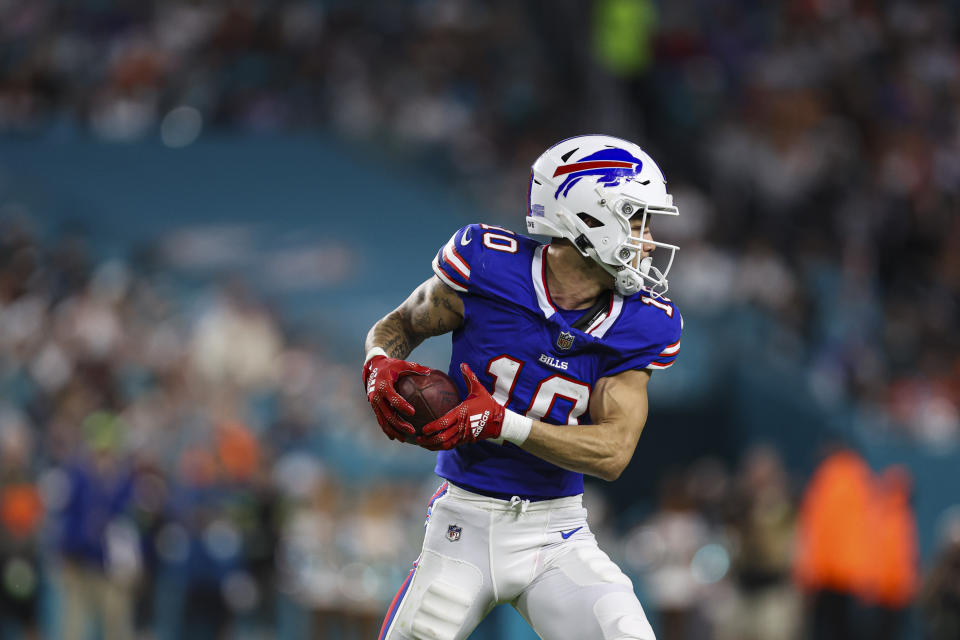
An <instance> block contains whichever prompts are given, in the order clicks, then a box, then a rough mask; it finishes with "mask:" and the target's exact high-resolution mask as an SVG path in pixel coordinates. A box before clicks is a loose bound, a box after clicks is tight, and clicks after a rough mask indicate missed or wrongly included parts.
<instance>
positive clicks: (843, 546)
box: [794, 449, 873, 640]
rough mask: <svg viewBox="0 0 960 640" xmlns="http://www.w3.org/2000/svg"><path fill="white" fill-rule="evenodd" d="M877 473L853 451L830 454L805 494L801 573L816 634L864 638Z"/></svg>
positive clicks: (825, 638) (841, 639) (821, 638)
mask: <svg viewBox="0 0 960 640" xmlns="http://www.w3.org/2000/svg"><path fill="white" fill-rule="evenodd" d="M872 498H873V476H872V474H871V472H870V469H869V467H867V464H866V462H864V460H863V458H861V457H860V455H859V454H858V453H856V452H855V451H853V450H851V449H840V450H837V451H835V452H833V453H831V454H829V455H828V456H827V457H826V459H824V461H823V462H822V463H821V464H820V466H819V467H818V468H817V470H816V471H815V472H814V474H813V477H812V478H811V479H810V482H809V484H808V485H807V488H806V491H805V492H804V496H803V501H802V504H801V508H800V517H799V521H798V525H797V556H796V560H795V564H794V568H795V575H796V578H797V581H798V583H799V584H800V586H801V587H802V588H803V589H804V590H805V591H806V593H807V594H808V596H809V604H808V606H809V618H808V620H809V624H810V629H809V633H810V637H812V638H816V639H817V640H831V639H833V638H836V639H837V640H850V639H851V638H860V637H861V635H860V633H859V629H858V624H857V617H858V616H857V611H858V609H859V605H858V602H859V599H860V597H861V596H862V594H863V593H864V591H865V588H866V585H867V584H868V582H869V579H870V575H869V572H870V565H871V563H872V562H873V558H872V557H871V549H872V547H871V545H870V544H869V540H870V536H871V535H872V532H871V531H870V529H869V527H870V516H871V509H872Z"/></svg>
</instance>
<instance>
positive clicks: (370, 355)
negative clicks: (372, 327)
mask: <svg viewBox="0 0 960 640" xmlns="http://www.w3.org/2000/svg"><path fill="white" fill-rule="evenodd" d="M376 356H384V357H386V358H389V357H390V356H388V355H387V352H386V351H384V350H383V349H381V348H380V347H373V348H372V349H370V351H367V357H366V358H365V359H364V361H363V364H367V363H368V362H370V360H371V359H372V358H375V357H376Z"/></svg>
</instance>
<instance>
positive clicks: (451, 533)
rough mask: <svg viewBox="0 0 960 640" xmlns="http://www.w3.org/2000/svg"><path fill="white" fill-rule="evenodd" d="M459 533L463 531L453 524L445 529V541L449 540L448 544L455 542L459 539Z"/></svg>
mask: <svg viewBox="0 0 960 640" xmlns="http://www.w3.org/2000/svg"><path fill="white" fill-rule="evenodd" d="M461 531H463V528H462V527H458V526H457V525H455V524H452V525H450V526H449V527H447V540H449V541H450V542H456V541H457V540H459V539H460V532H461Z"/></svg>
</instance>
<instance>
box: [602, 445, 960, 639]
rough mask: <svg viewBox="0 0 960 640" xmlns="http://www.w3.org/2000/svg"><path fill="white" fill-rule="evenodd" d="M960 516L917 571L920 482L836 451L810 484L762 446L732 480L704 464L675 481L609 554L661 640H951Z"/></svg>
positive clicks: (713, 464)
mask: <svg viewBox="0 0 960 640" xmlns="http://www.w3.org/2000/svg"><path fill="white" fill-rule="evenodd" d="M958 527H960V514H958V513H951V512H948V513H946V514H944V518H943V521H942V524H941V531H940V534H939V537H940V542H939V551H938V555H937V557H936V558H935V560H934V562H933V563H932V564H931V566H930V568H928V569H926V568H924V567H923V566H922V565H921V563H920V562H919V556H918V546H917V529H916V521H915V516H914V513H913V508H912V486H911V478H910V474H909V472H908V471H907V470H906V469H904V468H902V467H899V466H891V467H889V468H886V469H883V470H882V471H881V472H880V473H875V472H874V471H873V470H872V469H871V468H870V467H869V466H868V465H867V463H866V462H865V461H864V459H863V458H862V457H861V456H860V455H859V454H858V453H856V452H855V451H853V450H851V449H848V448H845V447H842V446H836V447H834V448H832V450H830V451H827V452H825V454H824V456H823V459H822V461H821V462H820V464H819V466H818V468H817V469H816V471H815V472H814V473H813V475H812V476H811V478H810V479H809V481H808V482H806V483H804V485H803V486H801V485H798V484H797V483H796V482H795V481H794V480H793V479H792V478H791V477H790V476H789V475H788V473H787V472H786V471H785V469H784V467H783V464H782V461H781V459H780V456H779V454H778V453H777V451H776V450H775V449H773V448H771V447H768V446H765V445H764V446H756V447H754V448H752V449H750V450H747V451H746V452H744V454H743V456H742V457H741V459H740V461H739V463H738V465H737V467H736V468H735V469H733V470H732V472H731V471H729V470H728V469H727V467H726V466H725V465H724V464H722V463H721V462H720V461H718V460H714V459H703V460H700V461H697V462H695V463H694V464H692V465H691V466H690V467H688V468H685V469H681V470H679V471H677V472H676V473H673V474H670V475H668V476H666V477H665V478H664V479H663V481H662V483H661V491H660V498H659V502H658V504H657V505H656V508H655V510H654V511H653V512H652V513H651V514H650V515H648V516H647V517H645V518H643V519H641V520H640V521H639V522H638V523H637V524H636V525H635V526H633V527H631V528H628V529H626V531H625V535H624V536H623V537H622V538H620V539H619V540H618V541H616V542H614V541H611V543H613V544H611V546H612V547H614V548H616V549H618V552H619V553H620V557H621V562H622V564H623V566H624V567H625V568H626V569H627V570H628V571H630V572H632V575H633V576H634V578H635V580H636V583H637V584H638V585H639V586H640V587H641V588H642V589H643V592H642V593H643V594H645V598H643V600H644V603H645V604H644V606H645V607H646V608H647V610H648V612H650V613H651V614H652V615H654V616H655V617H656V620H657V624H655V628H656V629H657V637H658V638H659V639H660V640H705V639H715V640H800V639H805V638H809V639H811V640H812V639H815V640H841V639H844V640H846V639H857V640H894V639H898V638H899V639H903V638H908V637H909V638H924V639H926V640H946V639H947V638H954V637H956V633H957V632H958V631H960V626H958V621H960V609H958V607H957V604H958V601H957V595H958V587H960V566H958V565H957V553H958V549H960V537H958V533H960V528H958Z"/></svg>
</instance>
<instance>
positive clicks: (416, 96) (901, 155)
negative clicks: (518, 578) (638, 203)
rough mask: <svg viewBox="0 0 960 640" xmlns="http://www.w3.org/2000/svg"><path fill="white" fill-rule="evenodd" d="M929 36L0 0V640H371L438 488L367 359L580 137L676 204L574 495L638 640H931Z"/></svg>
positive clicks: (609, 6)
mask: <svg viewBox="0 0 960 640" xmlns="http://www.w3.org/2000/svg"><path fill="white" fill-rule="evenodd" d="M958 18H960V4H958V3H957V2H956V1H955V0H941V1H939V2H935V1H927V0H911V1H906V0H902V1H894V0H789V1H787V0H779V1H776V2H760V1H758V0H735V1H727V2H710V1H707V0H696V1H694V0H671V1H670V2H667V1H666V0H662V1H654V0H594V1H593V2H578V1H573V0H540V1H529V2H512V1H508V0H491V1H488V2H481V1H479V0H445V1H444V0H374V1H371V2H364V3H351V2H347V1H345V0H328V1H324V2H320V1H312V0H299V1H292V2H288V1H282V2H267V1H266V0H236V1H230V2H221V1H216V2H214V1H211V2H199V1H196V2H191V1H187V0H183V1H164V2H160V1H159V0H153V1H149V0H82V1H81V0H75V1H66V0H59V1H58V0H2V1H0V637H3V638H77V639H80V638H84V639H85V638H93V637H103V638H105V639H106V640H112V639H115V638H117V639H119V638H129V637H143V638H157V639H167V638H170V639H172V638H281V639H299V638H344V639H348V640H349V639H353V638H371V637H375V635H376V632H377V629H378V628H379V622H380V615H381V613H382V612H383V611H384V609H385V607H386V604H387V603H388V602H389V600H390V599H391V598H392V596H393V593H394V591H395V589H396V587H397V586H398V585H399V582H400V580H401V579H402V577H403V575H405V573H406V571H407V568H408V567H409V563H410V562H411V561H413V560H414V558H415V557H416V555H417V552H418V550H419V543H420V536H421V533H422V527H421V525H422V522H423V518H424V509H425V502H426V500H427V499H428V498H429V496H430V495H431V493H432V491H433V488H434V486H435V485H436V484H437V480H436V478H435V477H433V476H432V475H431V471H432V455H430V454H429V453H427V452H425V451H422V450H419V449H417V448H415V447H406V446H399V445H396V444H394V443H391V442H389V441H387V440H386V439H385V438H384V437H383V436H382V434H381V433H380V431H379V429H378V428H377V426H376V424H375V422H374V421H373V420H372V415H371V413H370V412H369V410H368V409H367V407H366V404H365V399H364V396H363V394H362V390H361V384H360V373H359V371H360V360H361V358H362V353H361V352H362V339H363V336H364V334H365V332H366V330H367V328H368V327H369V326H370V325H371V324H372V322H373V321H375V320H376V319H377V318H378V317H380V316H381V315H382V314H384V313H385V312H387V311H388V310H390V309H391V308H393V307H394V306H395V305H396V304H398V303H399V302H400V301H401V299H402V298H403V297H404V296H405V294H406V293H407V292H408V291H409V290H411V289H412V288H413V287H414V286H415V285H416V284H418V283H419V282H420V281H422V280H423V279H425V278H427V277H429V276H430V274H431V271H430V267H429V260H430V258H431V257H432V255H433V253H434V252H435V250H436V247H438V246H439V245H440V244H441V243H443V242H444V241H445V240H446V239H447V238H448V237H449V235H450V234H451V233H452V232H453V230H455V229H456V228H458V227H460V226H462V225H463V224H466V223H468V222H488V223H494V224H500V225H503V226H506V227H508V228H512V229H514V230H518V231H522V230H523V224H522V216H523V215H524V205H525V191H526V184H527V179H528V175H529V165H530V163H531V162H532V161H533V159H534V158H536V156H537V155H538V154H539V153H540V152H541V151H542V150H543V149H544V148H545V147H546V146H548V145H549V144H551V143H553V142H555V141H556V140H558V139H561V138H564V137H567V136H570V135H574V134H578V133H584V132H606V133H612V134H615V135H621V136H623V137H628V138H631V139H635V140H637V141H638V142H640V144H641V145H642V146H644V147H645V148H646V149H647V150H648V151H649V152H650V153H651V154H652V155H653V156H654V157H655V158H657V160H658V161H659V163H660V165H661V166H662V167H663V168H664V171H665V173H666V175H667V177H668V179H669V180H670V186H671V191H672V192H673V193H674V195H675V199H676V201H677V203H678V205H679V206H680V209H681V214H682V219H681V222H682V226H681V228H680V229H678V230H676V235H675V237H674V238H672V239H673V240H674V241H677V242H678V243H679V244H680V246H681V251H680V253H679V254H678V260H677V263H676V265H675V267H674V271H673V272H672V274H671V293H670V295H671V297H672V298H673V299H674V300H675V301H676V302H677V303H678V305H679V306H680V308H681V309H682V310H683V312H684V318H685V321H686V330H685V336H684V349H683V354H682V356H681V358H680V359H679V361H678V364H677V365H676V366H675V367H673V369H671V370H670V371H669V372H667V373H665V374H660V375H657V376H654V377H655V380H654V382H653V384H652V391H651V403H652V412H651V417H650V420H649V423H648V427H647V430H646V431H645V433H644V435H643V438H642V439H641V441H640V446H639V448H638V450H637V454H636V456H635V458H634V460H633V463H632V464H631V466H630V467H629V469H628V470H627V471H626V472H625V474H624V475H623V477H621V478H620V479H619V480H618V481H617V482H615V483H613V484H606V483H602V482H591V483H589V486H588V497H587V500H588V502H589V505H590V509H591V516H592V522H591V525H592V527H593V528H594V530H595V531H596V532H597V534H598V537H599V538H600V539H601V546H603V547H604V548H605V549H607V550H608V551H609V552H610V554H611V555H612V556H613V557H614V558H615V559H616V560H617V561H618V562H619V563H620V564H621V566H622V567H623V568H624V570H625V571H626V572H627V573H628V574H629V575H630V576H631V578H632V579H633V580H634V583H635V586H636V588H637V591H638V593H639V595H640V596H641V600H642V602H643V603H644V606H645V608H646V610H647V612H648V615H649V616H650V617H651V619H652V620H653V622H654V627H655V629H657V630H658V638H660V640H700V639H712V638H716V639H718V640H739V639H744V640H750V639H756V640H761V639H762V640H776V639H780V638H782V639H784V640H789V639H792V638H796V639H800V638H811V639H817V640H820V639H822V638H834V637H837V638H840V637H843V638H901V639H907V638H911V639H914V638H915V639H919V638H931V639H934V640H944V639H947V638H951V639H954V640H955V639H956V638H960V448H958V444H960V415H958V410H960V330H958V329H960V215H958V211H960V207H958V203H960V47H958V42H960V22H958ZM448 354H449V349H448V346H447V345H446V341H445V340H442V339H441V340H434V341H431V342H429V343H427V344H425V345H424V346H422V347H421V348H420V349H418V350H417V351H416V352H415V356H416V357H417V358H419V359H420V360H421V361H423V362H425V363H427V364H430V365H433V366H438V367H441V368H444V367H445V365H446V360H447V357H448ZM845 625H849V627H847V626H845ZM831 630H832V631H831ZM474 637H476V638H517V639H526V638H533V637H534V636H533V634H532V632H530V631H529V630H527V629H526V628H525V625H524V623H523V621H522V620H521V619H520V618H519V616H518V615H517V614H515V613H514V612H513V611H512V610H511V609H509V607H500V608H498V609H497V610H495V612H494V614H493V615H491V617H490V618H489V619H488V620H487V621H486V622H484V624H483V625H482V626H481V627H480V628H479V629H478V630H477V632H476V634H475V636H474Z"/></svg>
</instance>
